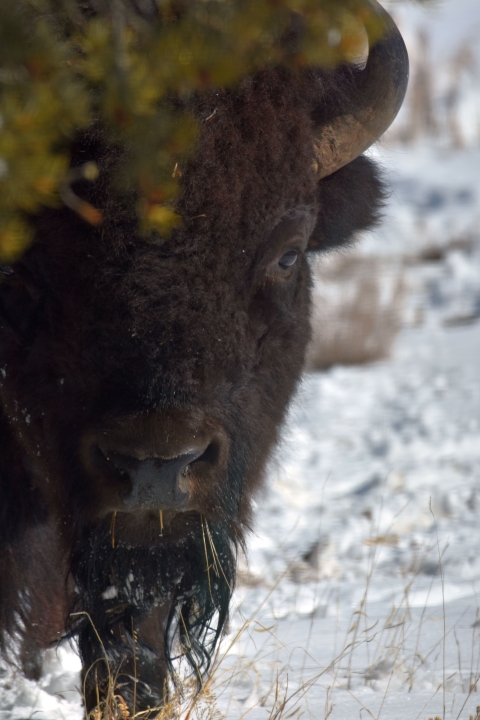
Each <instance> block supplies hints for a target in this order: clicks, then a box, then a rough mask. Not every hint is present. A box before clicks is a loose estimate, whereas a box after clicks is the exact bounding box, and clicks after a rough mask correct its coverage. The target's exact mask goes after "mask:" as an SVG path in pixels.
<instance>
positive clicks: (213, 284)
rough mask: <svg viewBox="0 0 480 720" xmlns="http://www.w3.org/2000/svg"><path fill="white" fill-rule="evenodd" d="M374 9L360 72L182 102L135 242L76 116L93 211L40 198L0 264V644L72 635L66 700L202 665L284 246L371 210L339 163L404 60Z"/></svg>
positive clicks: (322, 234) (297, 322)
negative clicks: (182, 121) (169, 180)
mask: <svg viewBox="0 0 480 720" xmlns="http://www.w3.org/2000/svg"><path fill="white" fill-rule="evenodd" d="M372 2H374V0H372ZM375 7H377V12H378V15H379V18H380V19H381V20H382V21H383V22H384V24H385V34H384V36H383V38H382V40H381V41H379V42H378V43H376V44H375V45H374V46H373V48H372V49H371V51H370V56H369V59H368V62H367V65H366V67H365V69H363V70H361V69H359V68H338V69H336V70H334V71H330V72H327V71H320V70H309V71H306V72H304V73H303V74H302V75H301V77H299V76H298V75H292V74H289V73H287V72H286V71H282V70H268V71H264V72H261V73H258V74H257V75H255V76H254V77H250V78H246V79H245V80H244V81H242V83H241V84H240V85H239V86H238V87H237V88H236V89H235V90H232V91H228V92H221V93H215V92H213V93H210V94H208V95H207V96H203V97H201V98H197V99H196V101H195V102H194V104H193V106H192V112H193V113H195V115H196V117H197V119H198V120H199V122H200V126H201V133H200V138H199V141H198V147H197V149H196V152H195V154H194V156H193V157H192V159H191V160H190V162H189V163H188V167H185V168H184V172H183V178H182V192H181V196H180V198H179V201H178V211H179V212H180V214H181V215H182V218H183V223H182V226H181V228H179V229H177V230H175V231H174V232H173V233H172V234H171V236H170V237H168V238H166V239H165V238H161V237H159V236H154V237H149V238H147V239H146V238H144V237H142V236H141V235H140V234H139V233H138V229H137V224H136V219H135V212H134V203H135V200H134V198H129V197H126V196H123V195H122V196H121V195H118V194H115V193H114V192H112V191H111V190H109V187H111V186H110V185H109V183H108V182H107V180H108V177H109V175H110V174H111V173H112V172H114V169H115V162H116V151H115V150H114V149H112V148H108V147H106V146H105V145H104V143H103V141H102V136H101V132H100V131H99V130H97V129H92V130H91V131H90V132H89V133H87V134H85V135H83V136H82V137H81V138H79V139H78V141H77V142H76V144H75V146H74V148H73V160H72V162H73V165H74V166H75V165H77V164H81V163H84V162H86V161H88V160H95V161H96V162H97V164H98V165H99V167H100V169H101V172H100V176H99V179H98V181H97V182H96V183H95V184H94V186H92V187H90V186H87V185H85V186H83V185H82V184H81V183H79V184H78V185H77V186H76V188H75V190H76V192H77V193H78V194H79V195H81V196H83V197H87V198H88V199H89V200H90V201H92V202H94V204H95V205H96V206H101V207H102V208H104V209H105V218H106V219H105V222H104V223H103V225H101V226H100V227H99V228H93V227H91V226H89V225H87V224H86V223H84V222H83V220H82V219H81V218H79V217H77V216H76V215H75V214H73V213H72V212H71V211H70V210H68V209H66V208H64V209H60V210H57V209H56V210H48V211H47V210H45V211H44V212H42V213H41V214H40V215H39V216H38V217H37V218H36V219H35V223H36V238H35V242H34V244H33V245H32V247H31V248H30V250H29V251H28V252H27V253H26V254H25V255H24V257H23V258H22V259H21V260H20V261H19V262H18V263H16V264H15V265H13V266H12V267H9V268H4V269H3V272H4V279H3V282H2V283H1V285H0V308H1V312H0V325H1V327H0V371H1V377H0V381H1V383H0V384H1V390H0V398H1V416H0V423H1V426H2V440H1V443H2V445H1V452H0V503H1V504H0V513H1V518H2V523H1V527H0V537H1V541H2V544H3V546H4V548H5V551H4V554H3V557H2V560H1V561H0V562H1V563H2V565H1V567H0V570H1V578H2V579H1V580H0V602H1V603H2V605H1V608H2V612H1V618H2V623H3V624H2V629H3V638H4V640H3V646H4V648H5V644H6V642H7V640H6V638H7V637H8V636H9V635H12V633H13V634H15V631H17V632H19V633H20V635H21V636H22V637H23V645H22V648H21V650H20V654H21V660H22V662H23V665H24V669H25V670H26V672H27V674H30V675H31V676H35V674H37V673H38V671H39V669H38V664H37V659H36V658H37V656H36V650H37V649H39V648H41V647H45V646H47V645H48V644H49V643H52V642H54V641H55V640H56V639H57V638H61V637H63V636H64V635H65V634H66V633H70V634H73V635H76V636H77V637H78V641H79V646H80V651H81V655H82V659H83V662H84V677H85V681H86V685H85V687H86V696H87V705H88V706H89V707H92V706H93V705H95V704H96V698H97V694H96V693H97V690H98V689H99V692H100V695H102V693H105V692H106V686H107V684H108V682H107V681H108V672H107V663H108V664H109V666H110V670H111V672H112V673H113V674H114V675H115V676H116V677H117V679H118V682H119V684H120V686H121V688H123V689H121V690H120V691H119V692H120V694H122V695H123V696H124V697H125V698H126V699H127V700H129V701H130V702H131V701H132V697H133V696H134V695H135V696H136V702H137V708H139V707H143V708H146V707H148V706H149V705H150V706H153V705H155V704H158V703H160V702H161V701H162V698H163V696H164V681H165V678H166V672H167V668H168V667H169V666H170V667H171V664H172V662H173V659H174V658H175V657H176V656H178V655H182V654H184V655H186V656H187V658H188V659H189V661H190V662H191V664H192V666H193V668H194V669H195V672H196V673H197V674H198V675H199V676H201V674H202V673H203V672H204V671H205V670H206V669H207V668H208V665H209V662H210V658H211V653H212V651H213V649H214V647H215V643H216V641H217V639H218V637H219V634H220V632H221V630H222V627H223V625H224V622H225V619H226V617H227V612H228V603H229V599H230V596H231V592H232V589H233V585H234V577H235V550H236V548H237V546H238V544H239V543H241V542H242V540H243V537H244V532H245V529H246V528H248V525H249V522H250V505H251V500H252V497H253V494H254V491H255V490H256V488H258V487H259V486H260V483H261V480H262V476H263V473H264V469H265V465H266V462H267V460H268V458H269V456H270V455H271V452H272V448H274V446H275V443H276V441H277V438H278V432H279V428H280V427H281V425H282V422H283V419H284V417H285V413H286V410H287V407H288V403H289V401H290V399H291V397H292V395H293V393H294V390H295V386H296V384H297V382H298V379H299V377H300V374H301V371H302V367H303V363H304V357H305V349H306V346H307V343H308V340H309V335H310V330H309V311H310V283H311V280H310V270H309V261H308V256H309V255H310V254H312V253H314V252H318V251H321V250H323V249H325V248H328V247H332V246H336V245H339V244H342V243H345V242H346V241H348V240H349V238H350V237H351V236H352V234H353V233H354V232H355V231H358V230H360V229H363V228H366V227H369V226H371V225H372V223H374V222H375V221H376V219H377V214H378V208H379V206H380V204H381V199H382V185H381V182H380V180H379V178H378V175H377V172H376V169H375V167H374V165H373V164H372V163H371V162H370V161H369V160H367V159H365V158H363V157H357V156H358V155H359V154H360V153H361V152H363V150H364V149H365V148H366V147H368V146H369V145H370V144H371V143H372V142H373V141H374V140H375V139H376V138H377V137H378V136H379V135H380V134H381V132H383V130H384V129H385V128H386V127H387V126H388V125H389V124H390V122H391V120H392V119H393V117H394V115H395V114H396V112H397V110H398V107H399V105H400V103H401V100H402V99H403V94H404V90H405V84H406V75H407V70H406V67H407V60H406V54H405V49H404V46H403V43H402V41H401V38H400V36H399V34H398V31H397V30H396V28H395V26H394V25H393V23H392V21H391V20H390V18H389V16H388V15H386V14H385V13H384V12H383V11H382V10H381V9H380V8H379V6H377V4H376V3H375ZM67 616H68V617H67ZM66 618H67V619H66ZM105 654H106V657H105V656H104V655H105ZM99 658H101V659H102V661H101V662H96V661H97V660H98V659H99ZM112 668H113V669H112ZM132 677H134V679H133V680H132Z"/></svg>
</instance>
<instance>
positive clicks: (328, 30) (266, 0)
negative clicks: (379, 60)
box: [0, 0, 378, 262]
mask: <svg viewBox="0 0 480 720" xmlns="http://www.w3.org/2000/svg"><path fill="white" fill-rule="evenodd" d="M377 22H378V21H377V20H376V18H375V17H374V15H373V14H372V12H371V10H369V9H368V7H367V6H366V5H365V2H364V1H363V0H2V6H1V9H0V260H1V261H2V262H8V261H10V260H12V259H15V258H16V257H18V255H19V254H20V253H21V252H22V250H23V249H24V248H25V247H27V246H28V243H29V242H30V241H31V238H32V229H31V227H30V224H29V216H31V215H32V214H33V213H36V212H38V211H39V210H40V209H41V207H42V206H59V205H61V203H65V204H67V205H69V206H70V207H72V209H74V210H75V211H76V212H78V213H79V214H80V215H82V217H83V218H84V219H85V221H86V222H89V223H91V224H93V225H100V224H101V222H102V212H101V208H95V207H93V206H91V205H90V204H88V203H87V202H86V201H83V200H81V199H80V198H78V197H77V196H76V195H75V194H74V192H73V191H72V188H71V183H72V182H73V181H74V180H76V179H79V178H85V179H87V180H93V179H95V177H96V174H97V168H96V167H95V165H93V164H92V163H90V164H87V165H85V166H83V167H80V168H75V169H71V168H70V159H69V146H70V143H71V142H72V139H73V138H74V137H75V135H76V134H77V133H78V132H79V131H81V130H82V129H85V128H87V127H88V126H90V125H92V124H97V125H100V126H101V127H102V131H103V133H104V135H105V137H106V139H107V141H108V142H109V143H111V144H114V145H116V146H118V147H122V148H125V149H127V152H126V153H124V157H125V159H124V161H123V164H122V165H121V166H120V167H119V169H118V171H117V176H116V178H115V182H116V183H117V184H118V187H119V188H120V189H125V190H127V189H128V190H134V191H135V192H136V196H137V197H138V216H139V223H140V226H141V228H142V229H143V231H145V232H148V231H150V230H151V229H157V230H158V231H160V232H167V231H168V229H169V228H171V227H172V226H174V225H175V224H176V223H177V222H178V221H179V218H178V217H177V216H176V214H175V211H174V200H175V196H176V192H177V186H178V181H179V178H180V177H181V167H182V162H184V159H185V157H186V156H187V155H188V153H189V152H191V150H192V148H193V147H194V143H195V137H196V131H197V128H196V125H195V122H194V120H193V118H192V116H191V115H190V114H188V113H187V112H186V111H185V108H186V106H187V103H188V100H189V98H191V97H192V94H194V93H197V92H201V91H205V90H207V89H218V91H219V92H221V91H223V90H224V89H225V88H228V87H231V86H234V85H235V83H236V82H238V80H239V78H240V77H242V76H244V75H246V74H248V73H252V72H254V71H255V70H257V69H259V68H261V67H265V66H267V65H272V64H273V65H284V66H286V67H288V68H289V69H290V70H291V71H292V72H299V71H301V70H302V68H305V67H307V66H312V65H315V66H323V67H328V66H332V67H333V66H335V65H337V64H339V63H341V62H345V61H350V62H351V61H352V60H353V59H355V57H358V55H359V52H360V51H361V49H362V47H363V44H364V42H365V29H364V28H365V26H369V25H370V30H371V32H373V33H374V34H375V31H376V23H377ZM292 28H295V32H294V33H292ZM299 28H300V30H299ZM292 38H294V39H293V40H292Z"/></svg>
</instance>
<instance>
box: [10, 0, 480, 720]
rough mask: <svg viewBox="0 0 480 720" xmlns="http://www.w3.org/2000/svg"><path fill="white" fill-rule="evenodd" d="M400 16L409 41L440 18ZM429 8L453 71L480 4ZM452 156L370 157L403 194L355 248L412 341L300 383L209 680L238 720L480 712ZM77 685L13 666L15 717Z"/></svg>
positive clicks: (458, 168)
mask: <svg viewBox="0 0 480 720" xmlns="http://www.w3.org/2000/svg"><path fill="white" fill-rule="evenodd" d="M400 11H401V12H402V13H403V14H404V20H403V22H404V23H407V22H410V26H411V28H413V29H414V28H415V27H417V26H418V23H423V22H424V18H425V17H427V16H426V15H425V13H426V11H425V10H422V9H418V8H413V7H402V8H400ZM432 12H433V16H434V17H433V20H432V16H431V15H430V16H428V17H429V18H430V19H429V21H428V22H429V23H430V27H431V28H432V33H433V35H432V44H431V47H432V54H433V56H434V58H437V59H438V61H439V62H440V59H441V55H442V52H443V54H444V55H445V54H450V55H451V54H452V53H454V52H455V51H456V50H457V49H458V46H459V43H460V42H461V41H465V42H466V41H468V39H469V38H470V37H473V36H474V34H475V33H477V34H478V31H479V30H478V29H479V28H480V10H479V6H478V4H477V2H476V0H457V1H456V2H455V3H453V2H450V3H445V4H444V5H441V6H436V7H435V8H434V10H433V11H432ZM447 51H448V52H447ZM477 94H478V90H477ZM444 140H445V139H443V140H442V139H440V140H439V139H438V138H437V139H435V140H428V141H427V140H423V141H421V142H417V144H415V145H413V146H403V145H399V144H396V145H393V146H389V145H388V143H387V142H385V143H384V144H383V145H380V146H379V147H377V148H375V149H374V150H373V151H372V152H373V154H374V155H376V156H377V157H378V158H379V159H380V161H381V162H382V164H383V165H384V167H386V169H387V173H388V176H389V182H390V185H391V187H392V194H391V197H390V199H389V202H388V206H387V209H386V212H387V217H386V220H385V222H384V224H383V225H382V227H381V228H380V229H379V230H378V231H376V232H375V233H373V234H370V235H368V236H366V237H364V238H363V239H362V242H361V244H360V246H359V250H358V252H360V253H363V254H365V255H373V256H384V257H386V258H389V259H391V260H394V261H395V262H396V263H400V264H401V265H402V267H403V268H404V273H405V280H406V283H407V287H408V301H407V305H406V308H405V323H404V328H403V329H402V331H401V333H400V334H399V336H398V338H397V341H396V344H395V347H394V349H393V351H392V354H391V357H390V358H388V359H387V360H384V361H381V362H377V363H374V364H371V365H365V366H357V367H338V366H337V367H333V368H332V369H331V370H329V371H326V372H322V373H312V374H309V375H307V376H306V377H305V379H304V381H303V383H302V386H301V388H300V390H299V393H298V396H297V398H296V401H295V404H294V407H293V408H292V411H291V414H290V418H289V421H288V424H287V427H286V428H285V432H284V441H283V443H282V446H281V448H280V451H279V454H278V457H277V458H276V462H275V464H272V466H271V467H270V469H269V482H268V489H267V490H266V491H265V493H264V494H263V495H262V496H261V497H259V498H258V500H257V512H256V525H255V531H254V533H253V534H252V536H251V537H250V539H249V543H248V553H247V558H241V559H240V564H239V585H238V588H237V591H236V593H235V599H234V604H233V605H234V610H233V612H232V620H231V628H230V634H229V635H228V636H227V637H226V638H225V640H224V641H223V643H222V648H221V654H220V660H219V662H220V664H219V667H218V669H217V670H216V673H215V679H214V682H213V692H214V693H215V695H216V698H217V700H216V702H217V705H218V708H219V710H220V711H221V712H222V713H223V714H224V715H225V717H228V718H229V719H230V718H231V720H234V719H235V720H236V719H238V718H243V717H245V718H248V719H249V720H264V719H265V720H267V718H274V717H277V716H275V715H274V714H272V707H273V708H275V707H277V709H278V706H279V699H280V701H282V700H283V698H284V697H286V696H287V697H288V696H290V695H291V694H292V693H295V692H297V694H296V695H294V696H293V697H292V698H291V699H290V701H289V703H288V704H287V709H286V710H285V715H284V716H285V717H287V716H289V713H290V712H293V713H295V712H296V711H297V712H298V714H295V715H294V716H295V717H300V716H301V717H312V718H315V719H316V720H318V719H323V718H327V717H328V718H330V720H345V718H367V717H373V718H377V719H378V718H381V719H382V720H410V719H411V720H428V718H433V717H435V716H437V715H438V716H439V717H442V718H448V719H452V720H453V719H455V718H457V719H458V720H468V718H469V715H472V716H475V713H476V707H477V706H479V705H480V694H479V693H478V691H477V682H480V642H479V641H480V637H479V632H480V555H479V552H478V548H479V546H480V523H479V521H478V515H479V510H480V363H479V362H478V358H479V357H480V230H479V228H480V172H479V170H480V149H479V148H478V147H477V148H475V147H468V148H464V149H449V148H448V147H447V144H446V143H445V141H444ZM432 251H435V252H436V253H437V256H436V258H435V252H433V253H432ZM429 256H431V258H432V259H431V260H428V257H429ZM1 372H2V373H4V370H1ZM106 592H107V593H109V597H113V595H114V593H115V592H116V588H115V587H113V586H112V587H111V588H108V590H107V591H106ZM79 670H80V663H79V660H78V658H77V656H76V655H75V653H74V651H73V650H72V649H71V648H69V647H68V646H65V647H61V648H60V649H58V650H57V651H53V650H52V651H49V653H48V654H47V660H46V670H45V675H44V677H43V678H42V680H41V681H40V682H39V683H34V682H30V681H27V680H25V679H24V678H22V677H20V676H18V675H16V674H15V673H13V672H12V671H11V670H9V669H3V670H1V671H0V720H24V719H26V718H36V719H37V720H52V718H65V719H66V720H78V719H79V718H82V717H84V714H83V711H82V707H81V701H80V694H79V691H78V688H79V685H80V679H79ZM478 687H479V689H480V685H479V686H478ZM276 698H277V699H276ZM275 703H277V705H275ZM205 717H208V716H207V715H205ZM278 717H280V715H279V716H278Z"/></svg>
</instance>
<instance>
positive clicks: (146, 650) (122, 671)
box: [70, 516, 236, 707]
mask: <svg viewBox="0 0 480 720" xmlns="http://www.w3.org/2000/svg"><path fill="white" fill-rule="evenodd" d="M235 565H236V542H235V536H234V535H233V533H232V528H230V529H229V528H228V527H227V526H226V524H225V523H221V522H219V523H212V524H209V523H208V521H207V520H205V519H204V518H201V517H198V516H192V518H191V530H190V532H189V534H188V535H186V536H185V537H183V538H182V539H181V540H178V541H176V542H173V543H168V542H167V543H164V544H162V545H160V546H157V547H135V548H132V547H129V546H128V545H125V544H123V543H119V544H118V545H116V546H115V547H114V548H112V535H111V528H110V527H109V526H108V524H106V523H103V524H102V525H100V526H99V527H97V528H89V529H88V530H86V531H84V532H83V534H82V536H81V537H80V538H79V540H78V543H77V546H76V548H75V550H74V553H73V558H72V574H73V576H74V577H75V580H76V585H77V587H76V596H77V609H78V613H79V614H76V609H75V607H74V608H73V612H72V614H71V615H70V617H71V635H72V636H74V637H78V645H79V649H80V653H81V656H82V660H83V664H84V668H85V670H86V672H85V673H84V675H86V683H85V690H86V699H87V704H89V705H94V704H95V702H94V701H95V697H96V692H97V690H98V689H99V690H100V695H101V696H102V695H104V694H105V691H106V688H107V686H108V675H109V670H110V671H111V672H112V673H114V674H115V677H116V683H115V684H116V687H117V690H118V692H119V693H120V694H121V695H122V697H123V698H124V700H126V701H127V703H129V705H130V706H133V700H134V694H135V698H136V703H137V707H148V706H150V707H158V706H159V705H160V704H161V703H162V702H163V701H164V683H165V681H166V677H167V676H166V670H167V668H168V669H169V670H170V671H171V672H172V674H173V675H174V660H176V659H178V657H177V655H178V656H184V657H186V659H187V660H188V662H189V663H190V665H191V667H192V670H193V672H194V673H195V675H196V676H197V680H198V682H199V683H200V682H201V679H202V675H203V674H204V673H205V672H206V671H208V669H209V667H210V664H211V661H212V656H213V652H214V650H215V646H216V643H217V640H218V638H219V637H220V634H221V632H222V629H223V627H224V624H225V621H226V619H227V616H228V608H229V603H230V598H231V594H232V589H233V586H234V582H235ZM162 607H165V608H166V611H165V616H166V619H165V621H164V628H165V629H164V643H165V644H164V647H161V648H158V647H157V648H155V647H152V645H151V644H150V645H149V644H148V643H147V642H142V640H141V639H140V638H139V637H138V627H139V625H140V624H141V621H142V619H143V618H144V617H146V616H149V615H151V614H152V612H154V611H155V610H156V609H158V608H162ZM100 639H101V640H100ZM178 644H180V647H179V646H178ZM175 645H177V653H176V652H175ZM105 655H106V657H105V662H101V663H98V658H102V657H104V656H105ZM132 677H135V678H137V682H136V688H135V690H134V689H133V686H132V683H131V679H132ZM92 700H93V702H92ZM89 701H90V702H89Z"/></svg>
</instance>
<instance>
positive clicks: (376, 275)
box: [307, 254, 406, 370]
mask: <svg viewBox="0 0 480 720" xmlns="http://www.w3.org/2000/svg"><path fill="white" fill-rule="evenodd" d="M315 281H316V282H315V288H314V305H313V315H312V328H313V338H312V342H311V344H310V348H309V351H308V356H307V368H308V369H310V370H320V369H324V368H328V367H331V366H332V365H356V364H362V363H366V362H372V361H374V360H379V359H381V358H384V357H386V356H387V355H388V354H389V352H390V349H391V347H392V343H393V341H394V339H395V337H396V335H397V333H398V331H399V329H400V326H401V320H402V310H403V301H404V298H405V287H406V286H405V281H404V276H403V268H402V267H401V266H399V265H398V264H396V263H395V262H394V261H392V260H386V259H381V258H375V257H360V256H355V255H351V254H349V255H348V256H347V255H340V254H337V255H331V256H330V257H327V258H323V259H322V261H321V264H319V265H318V268H317V269H316V273H315Z"/></svg>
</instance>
